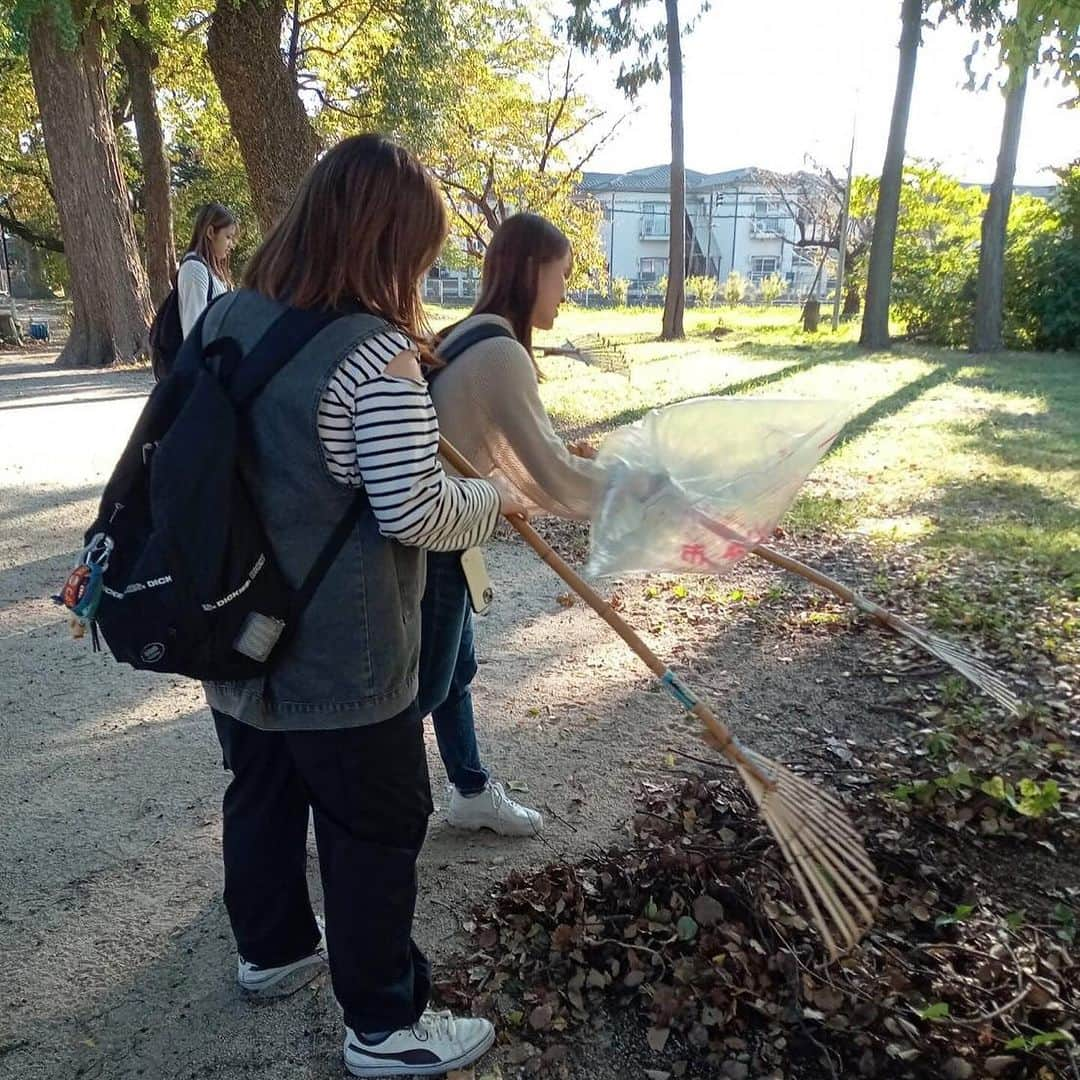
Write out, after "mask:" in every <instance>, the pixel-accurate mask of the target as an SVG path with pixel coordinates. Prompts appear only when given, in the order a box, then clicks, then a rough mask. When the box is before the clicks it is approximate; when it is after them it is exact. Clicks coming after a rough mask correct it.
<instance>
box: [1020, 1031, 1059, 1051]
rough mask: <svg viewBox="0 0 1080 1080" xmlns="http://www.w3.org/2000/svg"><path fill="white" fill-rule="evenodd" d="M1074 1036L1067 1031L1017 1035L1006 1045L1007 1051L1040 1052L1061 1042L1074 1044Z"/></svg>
mask: <svg viewBox="0 0 1080 1080" xmlns="http://www.w3.org/2000/svg"><path fill="white" fill-rule="evenodd" d="M1072 1041H1073V1038H1072V1036H1071V1035H1070V1034H1069V1033H1068V1032H1065V1031H1040V1032H1039V1033H1038V1034H1037V1035H1030V1036H1029V1035H1017V1036H1016V1038H1015V1039H1010V1040H1009V1041H1008V1042H1007V1043H1006V1044H1005V1049H1006V1050H1026V1051H1027V1052H1028V1053H1030V1052H1031V1051H1032V1050H1038V1049H1039V1048H1040V1047H1043V1046H1053V1045H1054V1044H1055V1043H1059V1042H1072Z"/></svg>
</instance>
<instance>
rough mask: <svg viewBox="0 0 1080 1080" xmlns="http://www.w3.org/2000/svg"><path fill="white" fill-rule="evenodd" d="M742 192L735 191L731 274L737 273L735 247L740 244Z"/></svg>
mask: <svg viewBox="0 0 1080 1080" xmlns="http://www.w3.org/2000/svg"><path fill="white" fill-rule="evenodd" d="M740 194H741V192H740V191H739V189H738V188H736V189H735V214H734V216H733V217H732V220H731V272H732V273H733V274H734V273H735V245H736V243H737V242H738V232H737V230H738V228H739V195H740Z"/></svg>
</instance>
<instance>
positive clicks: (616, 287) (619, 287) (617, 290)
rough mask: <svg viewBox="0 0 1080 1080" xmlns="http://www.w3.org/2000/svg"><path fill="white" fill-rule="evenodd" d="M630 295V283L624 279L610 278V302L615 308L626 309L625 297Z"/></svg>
mask: <svg viewBox="0 0 1080 1080" xmlns="http://www.w3.org/2000/svg"><path fill="white" fill-rule="evenodd" d="M629 295H630V282H629V281H627V280H626V278H621V277H617V278H612V280H611V302H612V303H613V304H614V305H615V306H616V307H626V300H627V297H628V296H629Z"/></svg>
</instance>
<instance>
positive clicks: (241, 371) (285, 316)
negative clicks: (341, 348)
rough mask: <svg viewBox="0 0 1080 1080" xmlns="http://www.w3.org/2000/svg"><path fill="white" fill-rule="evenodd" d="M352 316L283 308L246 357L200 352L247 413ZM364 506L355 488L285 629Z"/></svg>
mask: <svg viewBox="0 0 1080 1080" xmlns="http://www.w3.org/2000/svg"><path fill="white" fill-rule="evenodd" d="M346 314H353V312H342V311H330V310H326V309H304V308H286V309H285V310H284V311H283V312H282V313H281V314H280V315H279V316H278V317H277V318H276V319H275V320H274V321H273V322H272V323H271V324H270V326H269V327H267V329H266V330H265V331H263V334H262V336H261V337H260V338H259V340H258V341H257V342H256V344H255V346H254V348H252V350H251V351H250V352H249V353H248V354H247V355H246V356H245V355H244V354H243V353H242V352H241V350H240V346H239V345H238V343H237V342H236V340H235V338H230V337H222V338H217V339H215V340H214V341H212V342H210V344H209V345H207V346H206V348H205V349H204V350H203V357H204V360H205V358H210V357H220V361H219V363H218V366H217V375H218V378H220V379H221V380H222V382H223V383H224V384H225V385H226V386H227V387H228V391H229V396H230V397H231V398H232V400H233V403H234V404H235V406H236V408H237V411H240V410H244V409H248V408H250V407H251V405H252V404H253V403H254V401H255V399H256V398H258V396H259V394H261V393H262V391H263V390H264V389H265V388H266V386H267V385H268V384H269V382H270V380H271V379H272V378H273V377H274V376H275V375H276V374H277V373H278V372H279V371H280V370H281V369H282V368H283V367H284V366H285V365H286V364H287V363H288V362H289V361H290V360H292V359H293V357H294V356H296V354H297V353H298V352H299V351H300V350H301V349H302V348H303V347H304V346H305V345H307V343H308V342H309V341H311V339H312V338H313V337H315V335H316V334H318V333H319V331H320V330H322V329H324V328H325V327H327V326H329V325H330V323H332V322H333V321H334V320H335V319H338V318H341V317H342V316H343V315H346ZM367 505H368V499H367V493H366V492H365V491H364V489H363V488H359V489H357V492H356V497H355V498H354V499H353V500H352V502H351V503H350V504H349V508H348V510H346V511H345V514H344V516H343V517H342V518H341V520H340V521H339V522H338V523H337V525H335V526H334V530H333V532H331V534H330V537H329V539H328V540H327V541H326V543H325V544H324V545H323V548H322V550H321V551H320V552H319V554H318V556H317V557H316V559H315V562H314V564H313V565H312V567H311V569H310V570H309V571H308V572H307V574H306V575H305V577H304V580H303V581H302V582H301V583H300V586H299V588H298V589H297V590H296V592H295V593H294V594H293V597H292V603H291V605H290V607H291V611H290V618H289V620H288V622H289V624H290V626H295V622H296V620H297V619H298V618H299V617H300V615H302V614H303V612H304V609H305V608H306V607H307V606H308V604H309V603H310V602H311V598H312V597H313V596H314V595H315V591H316V590H317V589H318V587H319V586H320V585H321V584H322V580H323V578H324V577H326V574H327V571H328V570H329V569H330V567H331V566H332V565H333V563H334V560H335V559H336V558H337V557H338V555H339V554H340V553H341V549H342V548H343V547H344V546H345V541H346V540H348V538H349V534H350V533H351V532H352V530H353V528H354V526H355V525H356V523H357V521H359V520H360V515H361V514H362V513H363V512H364V510H365V509H366V507H367Z"/></svg>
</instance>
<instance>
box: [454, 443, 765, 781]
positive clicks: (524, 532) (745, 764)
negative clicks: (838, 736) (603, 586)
mask: <svg viewBox="0 0 1080 1080" xmlns="http://www.w3.org/2000/svg"><path fill="white" fill-rule="evenodd" d="M439 452H440V453H441V454H442V456H443V457H444V458H445V459H446V460H447V461H448V462H449V463H450V464H451V465H452V466H453V467H454V469H455V470H456V471H457V472H459V473H460V474H461V475H462V476H468V477H471V478H473V479H474V480H482V479H483V477H482V476H481V475H480V473H478V472H477V471H476V469H475V468H474V467H473V465H472V463H471V462H470V461H469V460H468V458H466V457H464V456H463V455H462V454H461V452H460V451H458V450H457V449H455V448H454V446H452V445H451V444H450V443H449V442H447V441H446V439H445V438H443V437H442V436H441V435H440V436H439ZM505 517H506V520H507V521H508V522H509V523H510V524H511V526H513V528H514V529H515V530H516V531H517V533H518V534H519V535H520V536H521V537H522V539H523V540H524V541H525V543H526V544H528V545H529V547H531V548H532V549H533V551H535V552H536V553H537V555H539V556H540V558H541V559H543V560H544V562H545V563H547V565H548V566H550V567H551V569H552V570H554V571H555V573H556V574H558V575H559V577H561V578H562V579H563V581H565V582H566V584H567V585H569V586H570V588H571V589H572V590H573V591H574V592H575V593H577V595H578V596H580V597H581V599H582V600H584V601H585V603H586V604H588V605H589V607H591V608H592V609H593V611H595V612H596V614H597V615H599V616H600V618H601V619H603V620H604V622H606V623H607V624H608V626H610V627H611V628H612V630H614V631H615V633H617V634H618V635H619V637H621V638H622V639H623V641H625V642H626V644H627V645H629V646H630V648H631V649H632V650H633V651H634V653H635V654H636V655H637V657H638V658H639V659H640V660H641V662H642V663H643V664H644V665H645V666H646V667H647V668H648V669H649V670H650V671H651V672H652V673H653V674H654V675H655V676H656V677H657V678H658V679H659V680H660V683H661V685H662V686H663V687H664V689H665V690H667V691H668V693H669V694H671V696H672V697H674V698H675V699H676V700H677V701H678V702H679V704H680V705H682V707H683V708H684V709H686V711H687V712H689V713H691V714H693V715H694V716H696V717H697V718H698V719H699V720H700V721H701V722H702V723H703V724H704V725H705V728H706V730H707V731H708V733H709V735H710V736H711V739H710V740H709V741H710V742H712V743H713V745H715V747H716V748H717V749H718V750H719V751H720V752H721V753H722V754H723V755H724V756H725V757H727V758H728V759H729V760H731V761H732V762H734V763H735V764H736V765H738V766H739V767H740V768H742V769H744V770H746V771H747V772H748V773H750V774H751V775H752V776H753V777H754V779H755V780H757V781H758V782H759V783H760V784H762V785H764V787H765V788H766V789H767V790H771V789H772V788H774V787H775V786H776V782H775V781H774V780H773V779H772V778H771V777H769V776H767V775H766V774H765V773H763V772H762V771H761V769H759V768H758V767H757V766H756V765H755V764H754V763H753V762H751V761H750V760H749V759H748V758H747V756H746V755H745V754H744V753H743V752H742V748H741V747H740V746H739V744H738V741H737V740H736V738H735V735H734V734H733V733H732V731H731V730H730V729H729V728H728V727H727V725H726V724H724V723H723V722H722V721H721V720H719V719H718V718H717V717H716V715H715V714H714V713H713V711H712V710H711V709H710V708H709V707H708V706H707V705H705V704H704V702H701V701H699V700H698V699H697V697H696V696H695V695H694V694H693V693H692V692H691V691H690V690H689V689H688V688H687V687H685V686H684V685H683V684H682V682H680V680H679V678H678V677H677V676H676V675H675V673H674V672H673V671H672V670H671V669H670V668H669V667H668V666H667V665H666V664H664V663H663V662H662V661H661V660H660V658H659V657H658V656H657V655H656V653H654V652H653V651H652V649H650V648H649V646H648V645H646V644H645V642H644V641H642V640H641V638H640V637H638V635H637V633H636V632H635V631H634V629H633V627H631V626H630V624H629V623H628V622H627V621H626V620H625V619H623V618H622V617H621V616H620V615H619V613H618V612H617V611H616V610H615V609H614V608H613V607H612V606H611V605H610V604H609V603H608V602H607V601H606V600H605V599H604V598H603V597H602V596H601V595H600V594H599V593H598V592H597V591H596V590H595V589H594V588H593V587H592V586H591V585H590V584H589V583H588V582H587V581H585V579H584V578H582V577H581V576H579V575H578V574H576V573H575V572H574V570H573V569H572V568H571V567H570V566H569V565H568V564H567V563H566V562H565V560H563V559H561V558H560V557H559V556H558V555H557V554H556V553H555V552H554V551H553V550H552V548H551V545H550V544H548V543H547V541H545V540H544V538H543V537H542V536H541V535H540V534H539V533H538V532H537V531H536V530H535V529H534V528H533V527H532V526H531V525H530V524H529V523H528V522H527V521H526V520H525V519H524V518H522V517H520V516H519V515H517V514H506V515H505Z"/></svg>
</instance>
